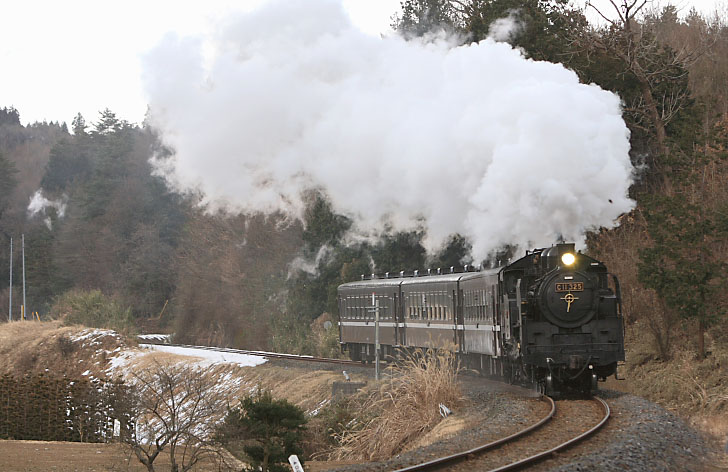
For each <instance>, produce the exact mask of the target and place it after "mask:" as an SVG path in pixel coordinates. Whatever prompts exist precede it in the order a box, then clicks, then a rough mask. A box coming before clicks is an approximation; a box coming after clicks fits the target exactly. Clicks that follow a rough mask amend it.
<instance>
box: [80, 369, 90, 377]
mask: <svg viewBox="0 0 728 472" xmlns="http://www.w3.org/2000/svg"><path fill="white" fill-rule="evenodd" d="M90 373H91V371H90V370H87V371H86V372H84V373H83V374H81V375H84V376H85V375H88V374H90Z"/></svg>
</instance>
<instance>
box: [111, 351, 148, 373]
mask: <svg viewBox="0 0 728 472" xmlns="http://www.w3.org/2000/svg"><path fill="white" fill-rule="evenodd" d="M140 355H142V353H141V352H139V351H122V352H120V353H119V355H117V356H115V357H112V358H111V359H109V368H108V369H106V373H107V374H113V373H115V371H117V370H120V369H123V368H124V367H126V365H127V364H128V363H129V362H131V361H132V360H133V359H134V358H135V357H138V356H140Z"/></svg>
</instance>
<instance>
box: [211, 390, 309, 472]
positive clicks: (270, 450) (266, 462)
mask: <svg viewBox="0 0 728 472" xmlns="http://www.w3.org/2000/svg"><path fill="white" fill-rule="evenodd" d="M305 424H306V417H305V415H304V412H303V410H301V409H300V408H299V407H297V406H296V405H293V404H292V403H289V402H288V401H287V400H276V399H274V398H273V396H272V395H271V393H270V392H268V391H264V392H258V393H257V394H255V395H252V396H249V397H246V398H243V399H241V400H240V405H239V406H237V407H235V408H228V412H227V415H226V416H225V419H224V421H223V423H222V425H220V427H219V429H218V438H217V439H218V440H219V441H220V442H221V443H222V444H224V445H225V446H226V447H227V449H228V450H229V451H230V452H231V453H232V454H233V455H235V456H237V457H239V458H244V459H247V460H248V461H250V463H251V468H250V469H246V470H250V471H258V470H260V471H262V472H286V471H287V470H289V468H288V465H287V460H288V457H289V456H290V455H291V454H297V455H300V454H301V453H302V452H303V449H301V445H300V443H301V441H302V434H303V432H304V429H305Z"/></svg>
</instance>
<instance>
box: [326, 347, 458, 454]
mask: <svg viewBox="0 0 728 472" xmlns="http://www.w3.org/2000/svg"><path fill="white" fill-rule="evenodd" d="M457 371H458V362H457V360H456V358H455V354H454V352H453V351H449V350H443V351H430V350H428V351H417V352H415V353H414V354H413V355H412V356H411V357H409V358H408V359H407V360H405V361H404V362H403V363H401V364H400V365H398V366H396V367H393V368H390V369H388V373H389V374H390V377H389V379H387V380H386V381H384V382H382V384H381V386H380V388H379V389H378V390H376V391H375V392H373V393H370V394H368V395H367V396H365V397H364V399H363V402H362V403H361V404H360V407H359V408H358V412H357V418H356V419H355V420H354V421H352V422H350V424H349V425H347V426H348V427H347V429H345V430H344V431H343V433H341V434H340V435H339V436H338V437H337V439H338V442H339V444H340V447H339V448H338V449H337V450H336V451H335V452H334V454H332V455H333V456H334V458H336V459H356V460H368V461H372V460H381V459H386V458H389V457H391V456H393V455H394V454H396V453H397V452H399V451H401V450H402V449H403V448H404V447H405V446H406V445H407V443H408V442H410V441H411V440H414V439H418V438H420V437H421V436H422V435H423V434H425V433H426V432H428V431H429V430H431V429H432V428H433V427H434V426H435V425H436V424H437V423H438V422H439V421H440V420H441V419H442V417H441V416H440V411H439V405H440V403H442V404H444V405H446V406H448V408H453V407H454V406H457V405H459V404H461V403H462V400H463V398H462V394H461V392H460V388H459V386H458V384H457V381H456V374H457Z"/></svg>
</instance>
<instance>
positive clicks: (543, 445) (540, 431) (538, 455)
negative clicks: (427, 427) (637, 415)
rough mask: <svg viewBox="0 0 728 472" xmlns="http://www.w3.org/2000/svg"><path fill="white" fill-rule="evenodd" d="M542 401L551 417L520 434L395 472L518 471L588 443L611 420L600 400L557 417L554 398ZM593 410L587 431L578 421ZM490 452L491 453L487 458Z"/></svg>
mask: <svg viewBox="0 0 728 472" xmlns="http://www.w3.org/2000/svg"><path fill="white" fill-rule="evenodd" d="M543 399H544V401H547V402H549V403H550V404H551V410H550V411H549V413H548V414H547V415H546V416H545V417H543V418H542V419H541V420H539V421H538V422H536V423H534V424H533V425H531V426H529V427H527V428H525V429H523V430H521V431H518V432H517V433H514V434H512V435H510V436H508V437H505V438H502V439H499V440H497V441H493V442H489V443H487V444H483V445H481V446H477V447H475V448H472V449H468V450H467V451H462V452H458V453H456V454H452V455H449V456H446V457H440V458H438V459H434V460H431V461H428V462H424V463H421V464H417V465H413V466H409V467H405V468H403V469H398V470H397V471H396V472H415V471H422V470H451V471H469V470H487V471H489V472H505V471H511V470H519V469H522V468H525V467H527V466H530V465H533V464H536V463H538V462H540V461H542V460H545V459H548V458H549V457H551V456H553V455H554V454H556V453H559V452H561V451H563V450H565V449H567V448H568V447H571V446H573V445H574V444H576V443H578V442H581V441H583V440H585V439H586V438H588V437H589V436H591V435H593V434H594V433H595V432H597V431H598V430H599V429H600V428H601V427H602V426H604V424H606V422H607V420H608V419H609V414H610V410H609V405H607V403H606V402H605V401H604V400H602V399H601V398H596V397H595V398H593V399H592V400H581V401H564V402H560V405H562V408H561V409H562V410H565V411H564V412H560V413H557V408H556V403H555V402H554V401H553V400H552V399H551V398H549V397H543ZM567 405H568V406H567ZM589 405H591V406H589ZM594 406H596V407H597V409H599V410H600V411H601V415H600V418H599V419H598V420H597V421H596V422H595V423H592V424H589V425H588V426H587V428H584V427H583V425H581V426H580V425H579V424H578V423H579V420H578V418H579V417H580V416H582V415H584V412H585V411H587V410H589V409H590V408H591V409H594ZM587 415H588V414H587ZM591 416H592V417H593V416H595V415H593V414H592V415H591ZM570 423H571V424H570ZM563 436H567V437H563ZM488 451H491V453H490V454H485V453H486V452H488Z"/></svg>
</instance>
